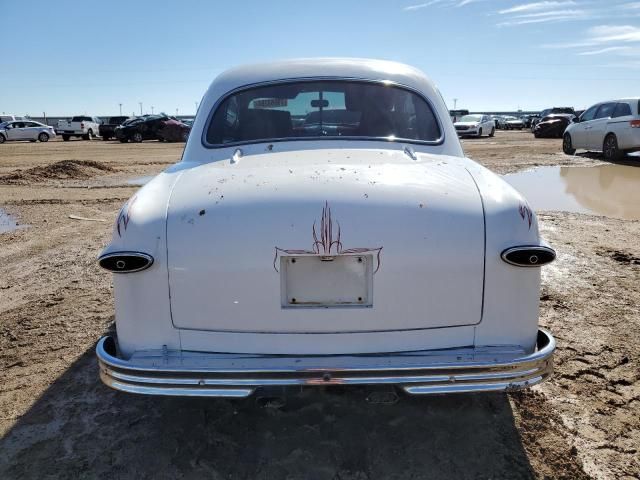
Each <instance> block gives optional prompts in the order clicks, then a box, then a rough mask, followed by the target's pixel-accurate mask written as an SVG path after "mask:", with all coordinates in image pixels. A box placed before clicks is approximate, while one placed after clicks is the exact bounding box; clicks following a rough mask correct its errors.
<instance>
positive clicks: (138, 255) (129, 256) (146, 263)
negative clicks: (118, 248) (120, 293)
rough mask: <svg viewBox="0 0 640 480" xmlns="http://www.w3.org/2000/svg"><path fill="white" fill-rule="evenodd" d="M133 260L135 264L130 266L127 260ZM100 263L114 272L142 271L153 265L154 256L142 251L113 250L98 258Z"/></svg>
mask: <svg viewBox="0 0 640 480" xmlns="http://www.w3.org/2000/svg"><path fill="white" fill-rule="evenodd" d="M131 260H134V263H133V266H132V267H128V266H127V262H128V261H129V262H131ZM120 262H121V263H120ZM98 265H100V267H101V268H104V269H105V270H107V271H109V272H112V273H134V272H141V271H143V270H146V269H147V268H149V267H150V266H151V265H153V257H152V256H151V255H149V254H147V253H142V252H111V253H107V254H105V255H102V256H101V257H100V258H98Z"/></svg>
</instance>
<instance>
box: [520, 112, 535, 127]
mask: <svg viewBox="0 0 640 480" xmlns="http://www.w3.org/2000/svg"><path fill="white" fill-rule="evenodd" d="M520 120H522V123H524V128H531V121H532V120H533V115H522V116H521V117H520Z"/></svg>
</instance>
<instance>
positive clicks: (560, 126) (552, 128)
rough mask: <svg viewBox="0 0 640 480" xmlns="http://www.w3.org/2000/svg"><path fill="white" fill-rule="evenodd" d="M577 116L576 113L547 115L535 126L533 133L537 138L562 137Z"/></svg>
mask: <svg viewBox="0 0 640 480" xmlns="http://www.w3.org/2000/svg"><path fill="white" fill-rule="evenodd" d="M575 118H576V117H575V115H571V114H563V113H557V114H553V115H547V116H546V117H543V118H542V120H540V121H539V122H538V123H537V124H536V126H535V127H533V135H534V136H535V137H536V138H562V135H563V134H564V131H565V129H566V128H567V126H568V125H569V124H570V123H571V122H573V121H574V120H575Z"/></svg>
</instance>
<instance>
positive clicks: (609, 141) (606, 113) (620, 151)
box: [563, 98, 640, 161]
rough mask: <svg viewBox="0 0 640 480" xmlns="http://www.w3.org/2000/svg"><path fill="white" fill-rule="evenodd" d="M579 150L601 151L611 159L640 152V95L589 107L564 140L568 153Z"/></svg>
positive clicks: (569, 128)
mask: <svg viewBox="0 0 640 480" xmlns="http://www.w3.org/2000/svg"><path fill="white" fill-rule="evenodd" d="M578 149H584V150H590V151H601V152H603V154H604V157H605V159H607V160H610V161H611V160H617V159H620V158H621V157H623V156H624V155H625V154H626V153H631V152H637V151H639V150H640V98H629V99H621V100H614V101H608V102H601V103H597V104H596V105H593V106H591V107H590V108H588V109H587V110H585V112H584V113H583V114H582V115H581V116H580V119H579V120H578V121H577V122H575V123H573V124H571V125H569V127H567V130H566V131H565V134H564V139H563V150H564V152H565V153H566V154H569V155H573V154H574V153H575V151H576V150H578Z"/></svg>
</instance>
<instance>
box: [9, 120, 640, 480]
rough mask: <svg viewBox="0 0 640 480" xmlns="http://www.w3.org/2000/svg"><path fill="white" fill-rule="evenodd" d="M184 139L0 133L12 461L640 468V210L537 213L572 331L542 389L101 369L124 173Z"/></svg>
mask: <svg viewBox="0 0 640 480" xmlns="http://www.w3.org/2000/svg"><path fill="white" fill-rule="evenodd" d="M464 148H465V151H466V152H467V154H468V155H469V156H471V157H472V158H474V159H475V160H477V161H479V162H481V163H483V164H484V165H486V166H488V167H489V168H491V169H493V170H494V171H497V172H499V173H506V172H513V171H517V170H521V169H524V168H530V167H533V166H538V165H575V164H581V165H589V164H596V163H599V162H600V160H598V159H597V158H596V157H593V156H580V157H566V156H564V155H562V154H561V153H559V152H560V151H561V143H560V140H535V139H533V138H532V135H531V134H530V133H525V132H522V133H521V132H498V133H497V135H496V137H495V138H493V139H486V138H485V139H480V140H475V139H474V140H465V141H464ZM181 151H182V145H181V144H164V143H157V142H147V143H143V144H119V143H116V142H101V141H93V142H83V141H72V142H58V141H56V142H49V143H47V144H41V143H35V144H32V143H12V144H10V143H7V144H4V145H2V146H0V208H2V209H4V210H5V211H6V212H8V213H10V214H12V215H14V216H15V218H16V219H17V220H18V223H19V224H21V225H22V224H24V225H25V226H24V227H21V228H19V229H18V230H16V231H14V232H11V233H4V234H0V435H1V437H2V438H1V440H0V478H2V479H14V478H15V479H22V478H34V479H46V478H103V477H107V476H109V478H136V479H137V478H150V479H151V478H153V479H162V478H186V479H190V478H194V479H195V478H212V479H222V478H230V479H240V478H241V479H280V478H283V479H284V478H286V479H342V480H347V479H354V480H356V479H357V480H363V479H383V478H384V479H408V478H414V479H423V478H463V479H467V478H468V479H490V478H493V479H496V478H525V479H527V478H566V479H581V478H597V479H631V478H640V453H639V452H638V449H639V448H640V428H639V427H640V342H639V340H640V310H639V309H640V307H639V305H640V289H638V285H639V284H640V243H639V242H638V238H639V236H640V222H637V221H623V220H615V219H608V218H604V217H596V216H589V215H580V214H570V213H562V212H542V213H540V223H541V228H542V231H543V233H544V235H545V236H546V238H547V240H548V241H549V242H550V243H551V244H552V245H553V246H554V247H555V248H556V249H557V250H558V254H559V259H558V261H557V262H555V263H554V264H552V265H551V266H550V267H547V268H545V270H544V274H543V279H544V281H543V290H542V292H541V324H542V325H543V326H544V327H547V328H549V329H550V330H551V331H552V332H553V333H554V335H555V336H556V339H557V340H558V351H557V357H556V372H555V374H554V376H553V378H551V379H550V380H549V381H548V382H546V383H544V384H542V385H539V386H536V387H534V388H532V389H531V390H529V391H525V392H520V393H514V394H509V395H506V394H477V395H458V396H449V397H427V398H411V397H404V396H403V397H401V399H400V401H399V402H398V403H396V404H393V405H386V404H375V403H368V402H367V401H366V398H367V395H369V394H370V391H369V390H367V389H365V388H362V389H354V390H341V389H335V388H334V389H322V390H321V389H312V390H303V391H301V392H295V393H291V394H289V396H288V399H287V403H286V405H285V406H284V407H282V408H279V409H278V408H267V407H264V406H261V405H259V404H258V403H257V402H256V401H255V399H254V398H252V399H247V400H242V401H229V400H209V399H181V398H147V397H142V396H133V395H127V394H122V393H119V392H115V391H112V390H110V389H108V388H107V387H105V386H103V385H102V384H101V383H100V381H99V379H98V369H97V365H96V361H95V359H94V352H93V349H94V346H95V343H96V340H97V339H98V338H99V337H100V336H102V335H103V334H105V332H108V331H110V330H112V329H113V320H114V313H113V298H112V290H111V279H110V276H109V275H105V274H104V273H103V272H102V271H100V270H99V268H98V267H97V265H96V262H95V259H96V255H97V254H98V252H99V251H100V250H101V248H102V247H103V246H104V245H105V244H106V242H107V241H108V238H109V236H110V233H111V228H112V222H113V220H114V218H115V215H116V213H117V211H118V209H119V207H120V206H121V204H122V203H123V202H124V201H125V200H126V199H127V198H129V197H130V196H131V195H132V194H133V192H134V191H135V189H136V187H133V186H131V185H128V184H127V183H126V182H127V179H130V178H133V177H138V176H143V175H150V174H156V173H158V172H159V171H161V170H162V169H164V168H166V167H167V166H168V165H169V164H171V163H173V162H175V161H177V160H178V159H179V158H180V154H181ZM59 162H64V163H59ZM69 215H76V216H80V217H84V218H88V219H92V220H74V219H71V218H69Z"/></svg>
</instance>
